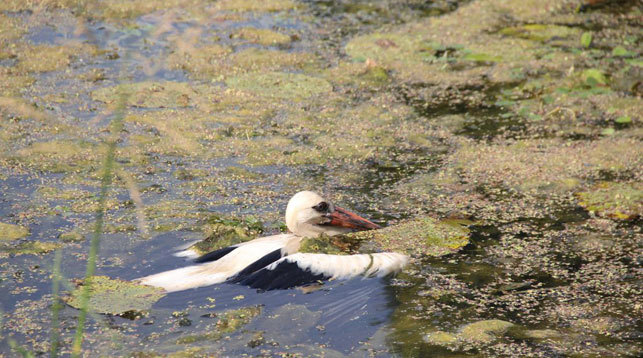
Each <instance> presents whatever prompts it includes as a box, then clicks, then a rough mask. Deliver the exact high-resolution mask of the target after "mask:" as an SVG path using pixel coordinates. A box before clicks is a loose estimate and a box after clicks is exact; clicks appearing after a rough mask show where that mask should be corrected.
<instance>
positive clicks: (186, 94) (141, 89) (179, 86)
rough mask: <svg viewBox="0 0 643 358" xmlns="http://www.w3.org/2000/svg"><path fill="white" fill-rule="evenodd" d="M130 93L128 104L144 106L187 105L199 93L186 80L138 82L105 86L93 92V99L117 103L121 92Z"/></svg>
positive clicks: (175, 106) (177, 106) (178, 106)
mask: <svg viewBox="0 0 643 358" xmlns="http://www.w3.org/2000/svg"><path fill="white" fill-rule="evenodd" d="M123 91H125V92H126V93H128V94H129V95H128V97H127V105H128V106H132V107H142V108H180V107H187V106H189V105H190V104H191V101H192V99H193V98H194V97H196V96H197V95H198V93H197V92H196V91H195V90H194V89H193V88H192V87H191V86H190V85H189V84H188V83H185V82H171V81H165V82H153V81H148V82H137V83H130V84H124V85H119V86H114V87H105V88H101V89H98V90H96V91H94V92H92V99H93V100H95V101H101V102H105V103H108V104H111V103H116V102H117V101H118V98H119V96H120V95H121V93H122V92H123Z"/></svg>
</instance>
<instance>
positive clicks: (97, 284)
mask: <svg viewBox="0 0 643 358" xmlns="http://www.w3.org/2000/svg"><path fill="white" fill-rule="evenodd" d="M82 292H83V285H82V284H81V285H80V286H79V287H78V288H76V289H75V290H73V291H72V292H71V293H70V294H69V296H67V297H65V302H67V304H68V305H70V306H72V307H74V308H77V309H81V296H82ZM163 296H165V293H164V292H163V290H162V289H159V288H156V287H149V286H142V285H139V284H136V283H132V282H129V281H122V280H116V279H111V278H109V277H106V276H94V277H93V278H92V286H91V288H90V298H89V306H88V307H89V310H91V311H93V312H100V313H106V314H112V315H125V314H127V315H131V312H132V311H136V312H142V311H147V310H149V309H150V308H151V307H152V305H153V304H154V303H155V302H156V301H158V300H159V299H161V298H162V297H163Z"/></svg>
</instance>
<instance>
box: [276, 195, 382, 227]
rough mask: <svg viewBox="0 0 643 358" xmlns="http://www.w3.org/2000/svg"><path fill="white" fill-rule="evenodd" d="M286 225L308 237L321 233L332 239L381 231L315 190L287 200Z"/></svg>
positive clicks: (373, 224) (375, 225)
mask: <svg viewBox="0 0 643 358" xmlns="http://www.w3.org/2000/svg"><path fill="white" fill-rule="evenodd" d="M286 225H287V226H288V229H289V230H290V231H291V232H292V233H294V234H296V235H298V236H305V237H317V236H319V235H321V234H326V235H329V236H333V235H338V234H345V233H347V232H351V231H361V230H371V229H379V228H380V226H379V225H377V224H375V223H372V222H370V221H368V220H366V219H364V218H362V217H360V216H358V215H357V214H354V213H351V212H350V211H348V210H345V209H342V208H340V207H338V206H335V205H333V203H331V202H330V201H328V200H325V199H324V198H322V197H321V196H320V195H319V194H317V193H313V192H312V191H300V192H299V193H297V194H295V195H294V196H293V197H292V198H291V199H290V201H288V207H287V208H286Z"/></svg>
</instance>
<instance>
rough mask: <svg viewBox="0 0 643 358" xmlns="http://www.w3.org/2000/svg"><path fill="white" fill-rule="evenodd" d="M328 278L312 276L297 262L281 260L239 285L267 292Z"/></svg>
mask: <svg viewBox="0 0 643 358" xmlns="http://www.w3.org/2000/svg"><path fill="white" fill-rule="evenodd" d="M329 278H330V277H328V276H324V274H313V273H312V272H311V271H310V269H302V268H301V267H299V265H298V264H297V262H290V261H288V260H283V261H281V262H280V263H279V264H277V266H276V267H274V268H273V269H268V268H264V269H262V270H259V271H257V272H255V273H253V274H251V275H249V276H248V277H246V278H244V279H242V280H240V281H239V283H240V284H242V285H247V286H250V287H252V288H258V289H262V290H266V291H269V290H279V289H286V288H292V287H297V286H303V285H306V284H310V283H315V282H319V281H323V280H328V279H329Z"/></svg>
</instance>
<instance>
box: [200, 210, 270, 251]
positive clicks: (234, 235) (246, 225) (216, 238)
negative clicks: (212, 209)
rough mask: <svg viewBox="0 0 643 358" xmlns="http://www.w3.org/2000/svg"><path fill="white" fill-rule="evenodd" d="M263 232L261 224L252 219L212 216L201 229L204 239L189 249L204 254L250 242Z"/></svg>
mask: <svg viewBox="0 0 643 358" xmlns="http://www.w3.org/2000/svg"><path fill="white" fill-rule="evenodd" d="M263 230H264V227H263V224H262V223H261V222H260V221H258V220H257V219H255V218H254V217H247V218H244V219H236V218H225V217H220V216H218V215H212V216H210V217H209V218H208V219H207V220H206V223H205V224H204V225H203V226H202V227H201V231H202V232H203V235H204V236H205V239H203V240H201V241H199V242H198V243H196V244H195V245H193V246H192V247H191V249H193V250H195V251H196V252H197V253H198V254H205V253H208V252H210V251H214V250H218V249H222V248H224V247H228V246H231V245H234V244H239V243H241V242H245V241H249V240H252V239H254V238H256V237H257V235H259V234H260V233H262V232H263Z"/></svg>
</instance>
